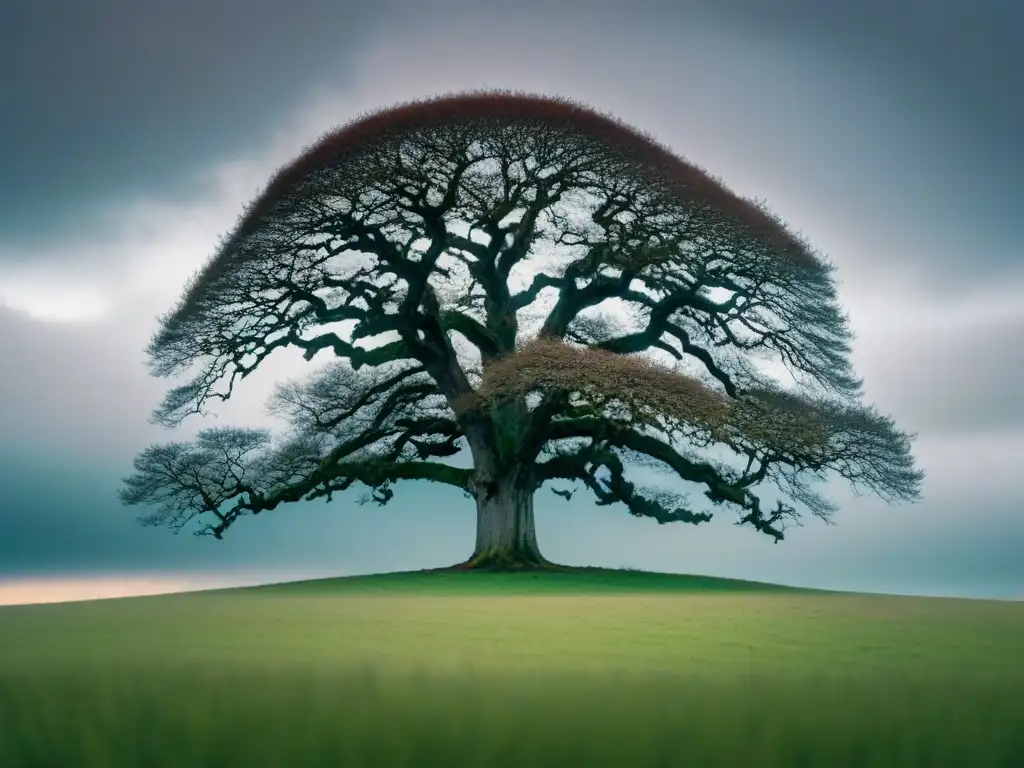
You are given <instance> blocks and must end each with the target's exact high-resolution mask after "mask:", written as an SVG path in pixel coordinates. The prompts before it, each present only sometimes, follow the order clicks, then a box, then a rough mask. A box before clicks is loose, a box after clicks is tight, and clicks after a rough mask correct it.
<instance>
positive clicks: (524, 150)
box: [121, 92, 923, 568]
mask: <svg viewBox="0 0 1024 768" xmlns="http://www.w3.org/2000/svg"><path fill="white" fill-rule="evenodd" d="M832 273H833V268H832V267H831V266H830V265H829V264H827V263H826V262H825V261H824V260H823V259H822V258H821V257H820V256H819V255H817V254H816V253H815V252H814V251H813V250H812V249H811V248H810V246H809V245H808V244H807V243H805V242H804V241H803V240H802V239H801V238H799V237H798V236H796V235H794V234H793V233H792V232H790V231H789V230H788V229H787V228H786V226H785V224H784V223H783V222H782V221H780V219H778V218H777V217H776V216H774V215H773V214H772V213H770V212H769V211H768V210H767V209H766V208H765V207H764V206H763V205H762V204H760V203H757V202H751V201H748V200H745V199H741V198H739V197H737V196H736V195H734V194H733V193H732V192H730V191H729V190H727V189H726V188H724V187H723V186H722V185H721V184H719V183H718V182H717V181H716V180H714V179H712V178H711V177H709V176H708V175H707V174H705V173H704V172H703V171H701V170H700V169H698V168H696V167H694V166H693V165H690V164H689V163H687V162H685V161H683V160H681V159H680V158H678V157H676V156H674V155H673V154H672V153H671V152H669V151H668V150H667V149H666V148H664V147H663V146H660V145H659V144H657V143H656V142H655V141H653V140H652V139H651V138H650V137H648V136H645V135H643V134H640V133H638V132H636V131H634V130H632V129H630V128H629V127H627V126H625V125H623V124H622V123H620V122H619V121H617V120H615V119H613V118H610V117H607V116H604V115H600V114H598V113H596V112H594V111H592V110H590V109H588V108H585V107H583V106H581V105H579V104H576V103H573V102H570V101H566V100H562V99H554V98H546V97H537V96H529V95H518V94H510V93H504V92H485V93H479V92H478V93H470V94H461V95H455V96H447V97H443V98H437V99H432V100H427V101H421V102H414V103H409V104H405V105H402V106H399V107H396V108H393V109H388V110H384V111H381V112H377V113H375V114H372V115H369V116H367V117H364V118H362V119H360V120H358V121H356V122H354V123H352V124H350V125H348V126H346V127H343V128H341V129H339V130H337V131H335V132H332V133H329V134H327V135H326V136H324V137H323V138H322V139H321V140H320V141H319V142H318V143H317V144H315V145H314V146H313V147H312V148H310V149H309V150H308V151H306V152H305V153H304V154H303V155H302V156H301V157H300V158H299V159H298V160H296V161H295V162H294V163H292V164H291V165H289V166H287V167H286V168H284V169H283V170H281V171H279V172H278V173H277V175H276V176H274V178H273V179H272V180H271V181H270V183H269V185H268V186H267V188H266V190H265V191H264V192H263V193H262V194H261V195H260V196H259V197H258V198H257V199H256V200H255V201H254V202H253V203H252V204H251V205H250V206H249V208H248V209H247V210H246V211H245V213H244V215H243V216H242V218H241V219H240V221H239V222H238V224H237V226H236V227H235V229H234V231H233V232H232V233H231V234H230V235H229V236H228V237H227V238H226V239H225V240H224V241H223V242H222V243H221V244H220V246H219V248H218V250H217V252H216V253H215V254H214V256H213V257H212V258H211V260H210V261H209V262H208V263H207V264H206V266H205V268H204V269H203V270H202V271H201V272H199V273H198V274H197V275H196V276H194V277H193V278H192V280H191V281H190V282H189V284H188V286H187V287H186V290H185V292H184V295H183V297H182V299H181V300H180V302H179V303H178V305H177V307H176V308H175V309H174V310H173V311H171V312H170V313H169V314H167V315H166V316H164V317H163V318H161V325H160V328H159V330H158V331H157V333H156V334H155V335H154V337H153V339H152V341H151V343H150V345H149V347H148V350H147V351H148V355H149V357H150V363H151V367H152V370H153V373H154V374H155V375H157V376H168V375H171V374H177V373H180V372H183V371H186V370H189V369H193V370H195V371H196V373H195V376H194V378H192V380H191V381H189V383H187V384H184V385H182V386H178V387H176V388H174V389H172V390H171V391H170V392H169V394H168V395H167V397H166V398H165V400H164V401H163V403H162V405H161V406H160V407H159V408H158V409H157V410H156V412H155V414H154V419H155V420H156V421H158V422H160V423H163V424H166V425H175V424H178V423H179V422H180V421H181V420H182V419H183V418H184V417H185V416H186V415H188V414H190V413H200V412H202V410H203V408H204V406H205V405H206V404H208V403H209V402H210V401H211V400H215V399H220V400H226V399H228V398H229V397H230V395H231V392H232V389H233V387H234V385H235V383H236V381H238V380H239V379H242V378H245V377H246V376H247V375H248V374H250V373H251V372H252V371H254V370H255V369H256V368H257V366H259V364H260V363H261V362H262V361H263V360H264V359H266V358H267V356H268V355H270V354H271V353H272V352H273V351H274V350H276V349H279V348H282V347H287V346H292V347H298V348H299V349H301V350H303V351H304V353H305V355H304V356H305V359H306V360H311V359H312V358H313V357H315V356H316V355H317V354H318V353H320V352H326V353H328V355H331V354H333V357H332V359H331V361H330V363H329V364H328V365H327V366H326V367H323V368H321V369H319V370H317V371H316V372H315V373H314V374H313V376H312V377H311V378H310V379H309V380H307V381H305V382H302V383H296V382H292V383H287V384H284V385H279V386H278V389H277V391H276V393H275V395H274V397H273V399H272V403H271V405H272V408H273V409H274V410H276V412H277V413H279V414H281V415H283V416H285V417H287V418H288V419H289V421H290V424H291V430H290V431H289V433H288V434H287V435H286V436H283V437H280V438H276V439H275V438H272V437H271V435H270V433H268V432H267V431H264V430H250V429H238V428H215V429H206V430H203V431H201V432H200V433H199V435H198V438H197V440H196V441H195V442H194V443H192V444H188V443H171V444H167V445H157V446H152V447H150V448H148V449H147V450H145V451H143V452H142V453H141V454H140V455H139V456H138V457H137V458H136V460H135V470H136V472H135V473H134V474H133V475H131V476H130V477H128V478H126V479H125V486H124V487H123V488H122V490H121V500H122V501H123V502H124V503H125V504H145V505H149V506H151V507H152V511H150V512H149V513H148V514H147V515H146V516H144V517H142V518H140V520H141V522H142V523H143V524H148V525H159V524H162V525H168V526H170V527H172V528H174V529H180V528H182V527H183V526H185V525H186V524H188V523H189V521H191V520H193V519H194V518H198V519H199V520H200V521H201V522H202V523H203V525H202V526H201V527H200V528H199V529H198V530H197V531H196V532H197V533H207V534H212V535H213V536H215V537H217V538H220V537H221V536H223V534H224V532H225V531H226V530H227V529H228V528H229V527H230V526H231V525H232V524H234V522H235V521H236V520H238V519H239V518H240V517H242V516H243V515H246V514H258V513H260V512H263V511H265V510H271V509H274V508H275V507H277V506H278V505H280V504H281V503H283V502H288V501H297V500H300V499H314V498H317V497H326V498H327V499H328V500H329V499H330V498H331V494H332V493H333V492H335V491H343V490H346V489H348V488H350V487H351V486H353V485H354V484H357V483H361V484H362V485H364V486H367V487H368V488H369V489H370V492H371V496H370V497H369V498H371V499H372V500H374V501H376V502H378V503H380V504H385V503H387V502H388V501H389V500H390V499H391V498H392V495H393V491H392V485H393V484H394V483H396V482H397V481H399V480H432V481H434V482H437V483H444V484H447V485H452V486H455V487H456V488H460V489H462V490H463V491H464V492H465V493H466V494H467V495H468V496H471V497H472V498H473V499H475V501H476V508H477V529H476V548H475V549H474V551H473V554H472V556H471V557H470V558H469V560H467V561H466V562H465V563H463V564H461V566H458V567H463V568H486V567H539V566H546V565H549V563H548V562H547V561H546V560H545V559H544V557H543V556H542V555H541V552H540V549H539V548H538V546H537V536H536V531H535V527H534V513H533V503H534V502H533V500H534V495H535V492H536V491H537V490H538V489H539V488H540V487H541V486H542V485H544V484H545V483H549V482H552V481H556V485H557V484H558V483H557V481H562V482H569V483H572V482H578V483H581V484H582V485H583V486H585V487H586V488H589V489H590V490H591V491H592V492H593V493H594V495H595V496H596V497H597V503H598V504H613V503H616V502H621V503H623V504H624V505H625V506H626V507H627V508H628V510H629V512H630V514H633V515H635V516H637V517H648V518H652V519H654V520H657V521H658V522H659V523H670V522H686V523H701V522H704V521H707V520H710V519H711V516H712V512H711V511H710V510H711V509H713V508H714V507H717V506H721V505H725V506H726V507H730V508H732V509H734V510H735V511H736V513H737V516H738V520H737V522H738V524H749V525H750V526H753V527H754V528H755V529H757V530H758V531H761V532H762V533H765V534H767V535H768V536H770V537H772V538H773V539H774V540H775V541H778V540H780V539H782V538H783V532H784V530H785V528H786V525H787V524H793V523H796V522H798V520H799V518H800V514H801V510H804V511H809V512H810V513H811V514H813V515H815V516H817V517H819V518H822V519H823V520H825V521H826V522H828V521H830V520H831V517H832V515H833V513H834V512H835V507H834V505H833V504H832V503H831V502H829V501H827V500H826V499H825V498H823V497H822V496H821V495H819V494H818V493H817V492H816V491H815V490H814V487H813V486H814V484H815V481H819V480H822V479H824V478H825V477H826V476H827V474H828V473H829V472H833V473H837V474H838V475H839V476H842V477H844V478H846V479H847V480H849V481H850V482H851V483H853V484H854V485H855V486H857V487H861V488H865V489H867V490H869V491H871V492H874V493H876V494H878V495H880V496H882V497H883V498H885V499H887V500H889V501H900V500H903V501H907V500H914V499H916V498H917V497H918V495H919V489H920V484H921V481H922V478H923V475H922V473H921V472H920V471H918V470H916V469H915V468H914V464H913V458H912V456H911V453H910V441H911V437H910V436H909V435H907V434H905V433H902V432H900V431H898V430H897V428H896V427H895V426H894V424H893V422H892V421H891V420H890V419H889V418H887V417H885V416H882V415H880V414H879V413H878V412H877V411H875V410H874V409H873V408H871V407H866V406H864V405H862V404H861V403H860V395H861V382H860V380H859V379H858V378H857V377H856V376H855V375H854V372H853V370H852V369H851V366H850V362H849V353H850V346H849V343H850V340H851V333H850V331H849V329H848V327H847V323H846V319H845V317H844V315H843V314H842V312H841V310H840V308H839V306H838V303H837V299H836V289H835V285H834V282H833V277H832ZM758 360H761V361H768V362H769V363H770V362H771V361H774V363H775V364H776V368H777V369H778V371H788V378H789V379H791V380H790V381H788V382H787V383H785V384H783V383H782V380H781V379H780V378H779V377H778V376H772V375H769V374H768V373H766V372H765V366H764V365H763V364H762V365H758V364H757V362H756V361H758ZM464 446H468V448H469V456H470V457H471V458H472V467H471V468H465V467H463V466H458V463H457V462H455V463H453V462H452V461H451V460H448V461H446V458H447V457H454V456H456V454H459V453H460V452H461V449H462V448H463V447H464ZM631 464H633V465H636V464H642V465H644V466H645V467H646V468H648V469H661V470H664V471H666V472H668V473H669V474H671V475H674V476H675V478H676V479H682V480H684V481H687V482H689V483H693V484H696V485H697V486H699V487H700V488H701V489H702V490H703V494H704V496H705V497H706V498H707V500H708V502H710V504H708V505H706V507H705V508H703V509H702V508H699V507H696V508H695V507H691V506H690V505H689V504H688V502H687V499H686V498H685V497H683V496H680V495H679V494H677V493H672V492H669V491H667V490H665V489H664V488H661V487H658V486H657V485H655V486H653V487H650V488H647V489H644V488H641V487H638V486H637V485H636V484H635V483H634V482H632V481H631V480H630V479H628V475H629V471H628V470H629V467H630V465H631ZM765 484H774V485H775V486H777V489H778V490H781V494H780V495H781V497H782V500H779V501H777V502H776V503H775V504H774V506H772V505H771V504H769V503H767V502H764V503H763V502H762V499H761V498H760V497H759V496H758V495H755V492H754V490H755V488H757V487H760V486H762V485H765ZM553 490H554V491H555V493H557V494H559V495H562V496H565V497H566V498H568V497H569V496H571V494H572V491H571V490H568V489H566V488H565V487H564V486H563V487H562V488H557V487H556V488H553Z"/></svg>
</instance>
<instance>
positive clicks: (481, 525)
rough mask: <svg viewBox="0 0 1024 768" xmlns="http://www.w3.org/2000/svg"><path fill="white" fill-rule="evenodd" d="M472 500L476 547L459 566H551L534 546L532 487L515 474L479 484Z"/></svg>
mask: <svg viewBox="0 0 1024 768" xmlns="http://www.w3.org/2000/svg"><path fill="white" fill-rule="evenodd" d="M474 495H475V497H476V548H475V549H474V550H473V555H472V557H470V558H469V560H467V561H466V562H465V563H463V564H462V566H461V567H463V568H466V569H474V570H476V569H481V570H513V569H514V570H523V569H531V568H544V567H548V566H550V565H551V563H549V562H548V561H547V560H545V559H544V557H543V555H541V553H540V548H539V547H538V546H537V529H536V527H535V525H534V520H533V496H534V487H533V485H532V484H530V483H528V482H525V481H524V480H522V479H521V478H520V477H519V475H518V473H514V474H512V475H511V476H508V477H503V478H500V479H499V480H496V481H488V482H481V483H479V484H478V485H477V487H476V488H475V489H474Z"/></svg>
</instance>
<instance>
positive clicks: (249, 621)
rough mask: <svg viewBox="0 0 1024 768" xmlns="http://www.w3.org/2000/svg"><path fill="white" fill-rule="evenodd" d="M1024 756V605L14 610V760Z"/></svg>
mask: <svg viewBox="0 0 1024 768" xmlns="http://www.w3.org/2000/svg"><path fill="white" fill-rule="evenodd" d="M229 765H241V766H304V765H331V766H523V767H526V766H577V765H578V766H623V767H624V768H633V767H637V768H640V767H642V766H729V767H730V768H735V767H737V766H786V768H792V767H794V766H825V767H826V768H833V767H839V766H857V767H858V768H860V767H862V766H957V767H958V768H963V767H964V766H972V768H973V767H978V766H1024V603H1009V602H995V601H971V600H954V599H936V598H905V597H885V596H866V595H853V594H840V593H827V592H812V591H802V590H791V589H783V588H774V587H772V586H770V585H763V584H754V583H750V582H731V581H726V580H716V579H709V578H704V577H682V576H662V575H657V574H645V573H630V572H614V571H599V570H593V571H589V572H581V573H575V574H545V575H542V576H533V575H530V574H486V573H484V574H391V575H385V576H377V577H359V578H349V579H333V580H325V581H318V582H306V583H300V584H289V585H276V586H270V587H257V588H247V589H235V590H218V591H211V592H204V593H192V594H183V595H167V596H159V597H136V598H126V599H118V600H103V601H94V602H84V603H69V604H59V605H38V606H11V607H5V608H0V766H4V768H9V767H10V768H13V767H14V766H60V767H61V768H70V767H72V766H75V767H77V766H81V767H82V768H94V767H96V766H147V767H148V766H175V768H179V767H182V766H211V767H212V766H229Z"/></svg>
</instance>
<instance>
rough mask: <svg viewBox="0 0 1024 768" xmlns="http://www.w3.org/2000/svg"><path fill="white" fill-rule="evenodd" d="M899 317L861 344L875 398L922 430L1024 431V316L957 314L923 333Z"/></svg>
mask: <svg viewBox="0 0 1024 768" xmlns="http://www.w3.org/2000/svg"><path fill="white" fill-rule="evenodd" d="M897 311H898V310H897ZM892 319H893V322H892V323H891V325H890V327H889V328H888V329H886V330H882V329H879V330H875V331H872V332H871V334H870V336H868V337H866V338H862V339H861V342H860V343H859V345H858V348H859V349H861V350H862V352H861V353H860V354H859V356H858V357H859V358H860V359H859V361H858V362H859V365H858V373H859V374H860V375H862V376H863V377H864V378H865V382H866V389H867V393H868V396H869V398H870V399H873V400H876V401H877V402H879V403H880V404H881V405H882V406H883V407H884V409H885V410H886V411H891V412H893V413H894V414H896V415H897V417H898V420H899V421H900V423H901V424H905V425H906V426H907V427H908V428H910V429H913V430H916V431H920V432H922V433H927V434H963V433H974V432H978V431H990V430H997V431H999V430H1005V431H1009V432H1017V431H1020V430H1024V398H1022V397H1021V390H1022V388H1024V344H1021V343H1020V339H1021V338H1022V336H1024V315H1020V316H1018V317H1017V318H1014V319H1013V320H1012V321H1006V320H999V319H996V320H993V321H988V322H974V323H966V322H963V323H958V321H957V318H956V316H955V315H952V316H950V317H948V318H946V319H945V320H942V319H941V318H937V319H936V321H935V325H934V327H933V328H931V329H919V330H916V331H915V330H909V331H908V330H906V329H903V328H901V327H900V325H899V317H898V315H894V316H893V318H892Z"/></svg>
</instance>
